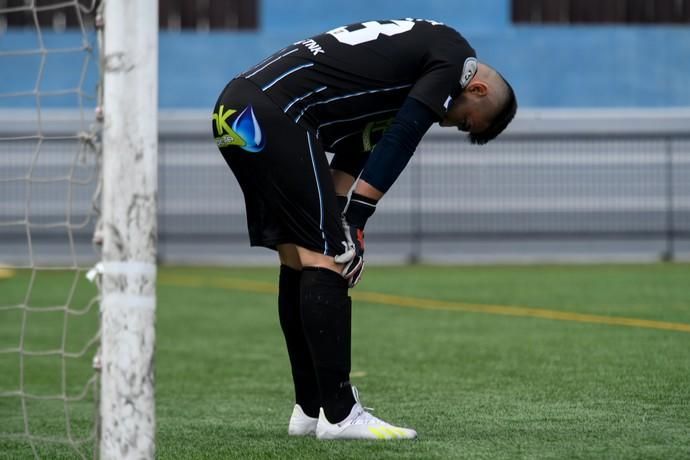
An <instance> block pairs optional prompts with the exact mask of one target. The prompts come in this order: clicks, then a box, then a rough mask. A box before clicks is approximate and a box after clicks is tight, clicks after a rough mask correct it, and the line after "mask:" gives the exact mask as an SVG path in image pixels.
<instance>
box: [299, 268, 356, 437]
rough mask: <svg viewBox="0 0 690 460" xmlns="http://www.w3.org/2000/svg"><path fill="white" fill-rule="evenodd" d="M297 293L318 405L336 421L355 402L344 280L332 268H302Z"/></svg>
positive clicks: (340, 419) (348, 313)
mask: <svg viewBox="0 0 690 460" xmlns="http://www.w3.org/2000/svg"><path fill="white" fill-rule="evenodd" d="M301 293H302V300H301V309H302V323H303V325H304V333H305V336H306V338H307V343H308V344H309V349H310V350H311V356H312V359H313V361H314V367H315V369H316V378H317V380H318V382H319V390H320V394H321V406H322V407H323V410H324V413H325V414H326V418H327V419H328V421H330V422H331V423H336V422H340V421H342V420H343V419H345V417H347V416H348V415H349V414H350V411H351V410H352V406H353V405H354V404H355V399H354V397H353V395H352V388H351V387H350V333H351V323H350V319H351V314H352V306H351V302H350V297H348V295H347V281H345V279H344V278H343V277H342V276H340V275H339V274H338V273H336V272H334V271H332V270H328V269H326V268H318V267H305V268H304V270H303V271H302V282H301Z"/></svg>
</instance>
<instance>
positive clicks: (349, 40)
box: [327, 20, 414, 45]
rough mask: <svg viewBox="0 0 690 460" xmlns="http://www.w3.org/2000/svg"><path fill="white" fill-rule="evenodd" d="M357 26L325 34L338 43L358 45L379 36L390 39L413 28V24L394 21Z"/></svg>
mask: <svg viewBox="0 0 690 460" xmlns="http://www.w3.org/2000/svg"><path fill="white" fill-rule="evenodd" d="M359 25H361V27H360V28H357V29H354V30H352V28H353V26H348V27H338V28H337V29H333V30H329V31H328V32H327V33H328V34H330V35H333V36H334V37H335V39H336V40H338V41H339V42H340V43H345V44H347V45H359V44H360V43H366V42H371V41H374V40H376V39H377V38H379V35H380V34H383V35H386V36H388V37H390V36H393V35H398V34H401V33H403V32H407V31H408V30H410V29H412V27H414V22H413V21H399V20H394V21H386V22H385V23H380V22H378V21H368V22H363V23H361V24H359ZM355 27H356V26H355Z"/></svg>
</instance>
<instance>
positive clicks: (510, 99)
mask: <svg viewBox="0 0 690 460" xmlns="http://www.w3.org/2000/svg"><path fill="white" fill-rule="evenodd" d="M497 74H498V76H499V77H500V78H501V80H502V81H503V83H505V85H506V88H507V91H506V94H507V98H506V99H507V100H506V102H505V104H504V105H503V108H502V109H501V111H500V112H498V115H496V116H495V117H494V119H493V121H492V122H491V125H489V127H488V128H487V129H485V130H484V131H482V132H481V133H470V135H469V138H470V142H471V143H473V144H478V145H484V144H486V143H487V142H489V141H490V140H492V139H494V138H495V137H496V136H498V135H499V134H501V133H502V132H503V130H504V129H506V127H507V126H508V125H509V124H510V122H511V121H512V120H513V117H515V112H517V107H518V104H517V98H516V97H515V92H514V91H513V87H512V86H510V83H508V82H507V81H506V79H505V78H503V76H502V75H501V74H499V73H498V72H497Z"/></svg>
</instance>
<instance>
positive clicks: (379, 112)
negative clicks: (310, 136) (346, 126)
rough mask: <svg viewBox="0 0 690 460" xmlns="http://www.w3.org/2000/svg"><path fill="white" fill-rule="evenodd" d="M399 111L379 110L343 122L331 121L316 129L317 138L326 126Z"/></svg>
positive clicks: (344, 119)
mask: <svg viewBox="0 0 690 460" xmlns="http://www.w3.org/2000/svg"><path fill="white" fill-rule="evenodd" d="M398 110H399V109H388V110H379V111H378V112H371V113H365V114H364V115H359V116H356V117H352V118H343V119H341V120H333V121H329V122H328V123H323V124H321V125H319V126H317V127H316V137H317V138H318V137H319V130H320V129H321V128H323V127H324V126H329V125H334V124H336V123H342V122H345V121H354V120H359V119H360V118H366V117H368V116H371V115H379V114H381V113H386V112H397V111H398Z"/></svg>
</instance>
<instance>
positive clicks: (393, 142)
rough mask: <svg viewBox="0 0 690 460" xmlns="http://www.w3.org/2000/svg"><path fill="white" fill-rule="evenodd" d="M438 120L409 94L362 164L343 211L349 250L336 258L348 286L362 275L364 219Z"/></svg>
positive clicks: (372, 211) (371, 212)
mask: <svg viewBox="0 0 690 460" xmlns="http://www.w3.org/2000/svg"><path fill="white" fill-rule="evenodd" d="M438 120H439V118H438V116H437V115H436V114H435V113H434V112H433V111H432V110H431V109H430V108H429V107H427V106H426V105H425V104H423V103H421V102H419V101H417V100H416V99H414V98H411V97H408V98H407V99H406V100H405V102H404V103H403V105H402V107H401V108H400V110H399V111H398V113H397V115H396V116H395V118H394V120H393V123H392V124H391V126H390V127H389V128H388V129H387V130H386V132H385V133H384V134H383V137H382V138H381V140H380V141H379V142H378V143H377V144H376V147H374V150H373V151H372V153H371V155H370V156H369V159H368V160H367V161H366V163H365V164H364V168H363V170H362V173H361V176H360V178H359V180H357V184H356V185H355V189H354V191H353V192H352V196H351V197H350V201H349V202H348V203H347V207H346V209H345V212H344V214H343V226H344V228H345V230H346V232H347V233H349V235H348V236H349V241H348V243H350V244H351V251H348V252H346V253H345V254H342V255H340V256H337V257H336V262H342V263H346V265H345V268H344V270H343V275H344V276H345V278H348V279H349V280H350V285H351V286H354V285H355V284H356V283H357V281H359V277H360V276H361V267H362V262H361V259H362V257H363V255H364V226H365V225H366V223H367V220H368V219H369V217H371V216H372V215H373V214H374V211H375V210H376V204H377V203H378V201H379V200H380V199H381V198H382V197H383V195H384V194H385V193H386V192H387V191H388V189H389V188H390V187H391V186H392V185H393V183H394V182H395V180H396V179H397V178H398V176H400V173H402V171H403V170H404V169H405V166H407V163H408V162H409V161H410V158H412V154H414V151H415V150H416V148H417V145H419V142H420V141H421V140H422V137H423V136H424V134H425V133H426V132H427V131H428V130H429V128H430V127H431V125H432V124H433V123H434V122H436V121H438ZM353 179H354V177H353Z"/></svg>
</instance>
